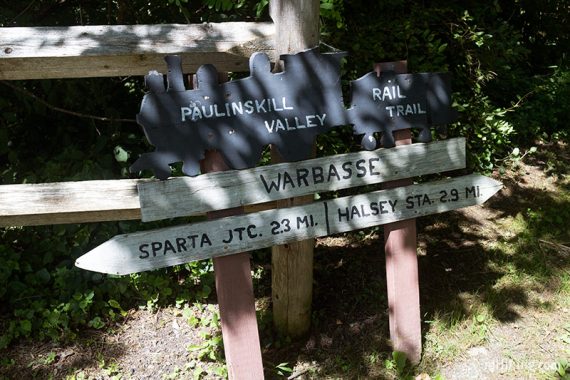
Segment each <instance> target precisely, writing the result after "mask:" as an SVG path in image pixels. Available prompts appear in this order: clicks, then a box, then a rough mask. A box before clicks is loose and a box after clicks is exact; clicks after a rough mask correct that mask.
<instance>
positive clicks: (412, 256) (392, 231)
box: [374, 61, 422, 364]
mask: <svg viewBox="0 0 570 380" xmlns="http://www.w3.org/2000/svg"><path fill="white" fill-rule="evenodd" d="M374 70H375V71H376V73H377V74H378V75H380V73H381V72H382V71H394V72H395V73H397V74H403V73H406V72H407V62H406V61H398V62H386V63H378V64H376V65H375V67H374ZM394 140H395V142H396V145H405V144H411V143H412V133H411V131H410V130H409V129H406V130H401V131H396V132H395V133H394ZM412 182H413V181H412V180H411V179H403V180H398V181H392V182H387V183H385V184H384V185H383V188H386V189H388V188H394V187H400V186H407V185H411V184H412ZM416 239H417V238H416V221H415V219H410V220H405V221H400V222H395V223H390V224H386V225H384V251H385V253H386V283H387V288H388V309H389V324H390V340H391V341H392V345H393V349H394V351H400V352H403V353H405V354H406V356H407V357H408V360H410V362H412V363H414V364H417V363H419V361H420V358H421V354H422V334H421V315H420V291H419V278H418V257H417V242H416Z"/></svg>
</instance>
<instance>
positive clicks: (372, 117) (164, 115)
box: [130, 49, 455, 179]
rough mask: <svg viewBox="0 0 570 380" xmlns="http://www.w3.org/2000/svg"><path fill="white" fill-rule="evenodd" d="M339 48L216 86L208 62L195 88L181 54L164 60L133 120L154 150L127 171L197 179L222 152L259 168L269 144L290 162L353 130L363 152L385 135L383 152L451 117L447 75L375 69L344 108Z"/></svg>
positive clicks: (254, 69) (266, 64)
mask: <svg viewBox="0 0 570 380" xmlns="http://www.w3.org/2000/svg"><path fill="white" fill-rule="evenodd" d="M344 55H345V53H342V52H336V53H324V54H321V53H320V52H319V51H318V49H310V50H307V51H303V52H300V53H297V54H286V55H283V56H281V59H282V60H283V61H284V62H285V70H284V71H283V72H281V73H272V72H271V66H270V61H269V58H268V57H267V55H265V54H264V53H256V54H253V55H252V56H251V59H250V72H251V75H250V76H249V77H247V78H243V79H237V80H233V81H230V82H224V83H221V84H219V83H218V72H217V71H216V69H215V67H214V66H212V65H203V66H201V67H200V68H199V69H198V71H197V72H196V77H197V86H196V87H195V88H193V89H187V88H186V87H187V86H186V84H185V76H184V75H183V74H182V68H181V67H182V66H181V61H180V58H179V57H177V56H168V57H166V63H167V65H168V74H167V83H166V86H165V82H164V79H163V76H162V74H159V73H158V72H152V73H150V74H149V75H147V76H146V77H145V79H146V85H147V87H148V88H149V90H150V92H149V93H147V94H146V95H145V96H144V98H143V101H142V105H141V109H140V112H139V114H138V115H137V122H138V123H139V124H140V125H141V126H142V127H143V129H144V132H145V134H146V137H147V139H148V141H149V142H150V143H151V144H152V145H154V146H155V147H156V150H155V151H154V152H150V153H145V154H143V155H142V156H141V157H140V158H139V159H138V160H137V161H136V162H135V163H134V164H133V165H132V166H131V168H130V169H131V171H133V172H136V171H140V170H143V169H151V170H153V171H154V173H155V176H156V177H157V178H159V179H166V178H168V176H169V175H170V166H169V165H170V164H173V163H175V162H183V167H182V171H183V172H184V173H185V174H187V175H189V176H195V175H197V174H199V173H200V164H199V163H200V160H202V159H203V158H204V152H205V151H206V150H208V149H215V150H218V151H220V152H221V153H222V155H223V156H224V158H225V160H226V161H227V163H228V165H229V166H230V167H231V168H233V169H244V168H251V167H254V166H255V165H256V164H257V162H258V161H259V158H260V157H261V153H262V151H263V149H264V147H265V146H267V145H269V144H272V145H274V146H276V147H277V149H278V150H279V153H280V154H281V156H282V157H283V159H284V161H299V160H304V159H307V158H309V157H310V155H311V152H312V146H313V143H314V141H315V138H316V136H317V135H319V134H322V133H325V132H328V131H329V130H330V129H331V128H333V127H337V126H343V125H347V124H353V126H354V134H357V135H364V137H363V142H364V144H363V145H364V146H365V147H366V148H367V149H369V150H371V149H374V148H375V147H376V144H375V140H374V137H373V134H374V133H375V132H381V133H382V136H383V142H384V146H385V147H393V146H394V139H393V137H392V133H393V132H394V131H397V130H401V129H406V128H420V129H421V133H420V140H421V141H422V142H428V141H430V139H431V134H430V131H429V125H431V124H442V123H449V122H451V121H453V120H454V117H455V112H454V111H453V109H451V88H450V86H449V78H448V77H447V76H446V75H445V74H441V73H433V74H431V73H424V74H394V73H383V74H382V75H381V76H380V77H379V76H377V75H376V73H369V74H366V75H364V76H363V77H362V78H360V79H358V80H356V81H353V82H352V92H353V94H352V100H351V108H350V109H349V110H347V109H346V108H345V106H344V102H343V97H342V88H341V78H340V65H341V58H342V57H343V56H344Z"/></svg>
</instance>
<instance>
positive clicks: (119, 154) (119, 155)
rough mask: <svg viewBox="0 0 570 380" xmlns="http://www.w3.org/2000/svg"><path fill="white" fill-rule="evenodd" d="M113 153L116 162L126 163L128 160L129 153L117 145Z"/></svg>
mask: <svg viewBox="0 0 570 380" xmlns="http://www.w3.org/2000/svg"><path fill="white" fill-rule="evenodd" d="M113 153H114V155H115V160H117V162H127V160H128V159H129V153H128V152H127V151H126V150H124V149H123V148H122V147H121V146H119V145H117V146H116V147H115V149H114V150H113Z"/></svg>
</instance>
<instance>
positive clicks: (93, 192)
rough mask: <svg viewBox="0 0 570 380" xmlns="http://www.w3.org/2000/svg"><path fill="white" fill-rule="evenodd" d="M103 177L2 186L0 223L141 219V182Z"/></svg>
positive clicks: (24, 224) (19, 223)
mask: <svg viewBox="0 0 570 380" xmlns="http://www.w3.org/2000/svg"><path fill="white" fill-rule="evenodd" d="M141 181H143V180H137V179H123V180H106V181H105V180H101V181H80V182H56V183H39V184H21V185H2V186H0V226H3V227H5V226H34V225H43V224H60V223H83V222H101V221H113V220H132V219H140V217H141V216H140V204H139V196H138V192H137V183H139V182H141Z"/></svg>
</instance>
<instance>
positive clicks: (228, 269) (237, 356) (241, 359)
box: [194, 76, 264, 380]
mask: <svg viewBox="0 0 570 380" xmlns="http://www.w3.org/2000/svg"><path fill="white" fill-rule="evenodd" d="M221 77H222V76H221ZM224 79H225V78H224ZM194 83H196V81H195V80H194ZM201 167H202V172H203V173H212V172H219V171H225V170H229V169H230V168H229V167H228V165H227V164H226V163H225V161H224V159H223V157H222V155H221V154H220V153H219V152H217V151H207V152H206V154H205V159H204V160H203V161H202V162H201ZM239 214H243V207H236V208H232V209H228V210H221V211H212V212H208V213H207V215H208V219H217V218H222V217H226V216H230V215H239ZM213 262H214V275H215V278H216V294H217V296H218V305H219V307H220V319H221V325H222V337H223V339H224V353H225V356H226V365H227V368H228V377H229V378H230V379H236V380H239V379H263V378H264V377H263V362H262V359H261V346H260V343H259V331H258V328H257V317H256V314H255V298H254V296H253V282H252V279H251V264H250V259H249V254H248V253H245V252H244V253H238V254H236V255H230V256H223V257H216V258H214V259H213Z"/></svg>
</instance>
